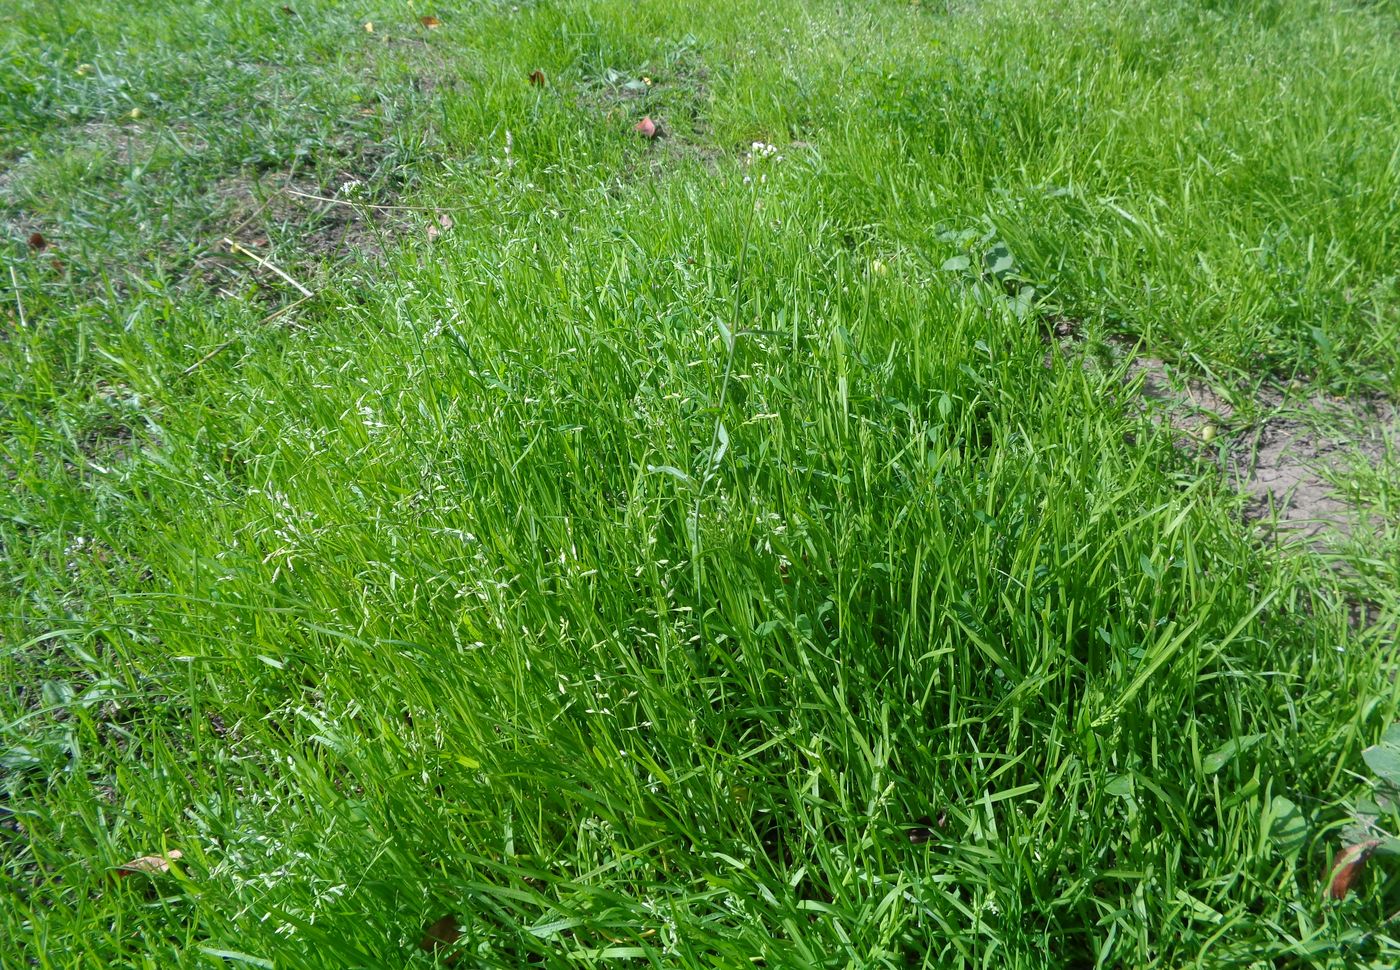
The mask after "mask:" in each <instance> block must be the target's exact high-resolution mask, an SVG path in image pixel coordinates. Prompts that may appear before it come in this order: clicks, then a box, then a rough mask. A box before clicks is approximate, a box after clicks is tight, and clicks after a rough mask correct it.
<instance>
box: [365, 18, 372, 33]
mask: <svg viewBox="0 0 1400 970" xmlns="http://www.w3.org/2000/svg"><path fill="white" fill-rule="evenodd" d="M365 33H367V34H372V33H374V21H373V20H366V21H365Z"/></svg>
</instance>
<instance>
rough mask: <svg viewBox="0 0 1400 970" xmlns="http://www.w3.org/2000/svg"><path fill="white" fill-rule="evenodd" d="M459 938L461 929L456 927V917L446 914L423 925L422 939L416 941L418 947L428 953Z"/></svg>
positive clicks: (440, 948) (449, 944)
mask: <svg viewBox="0 0 1400 970" xmlns="http://www.w3.org/2000/svg"><path fill="white" fill-rule="evenodd" d="M461 938H462V931H461V930H459V929H457V917H455V916H451V915H448V916H444V917H442V918H441V919H438V920H434V921H433V922H431V923H429V924H428V925H427V926H425V927H423V939H421V940H419V941H418V947H419V949H422V950H427V951H428V952H429V953H436V952H437V951H438V950H443V949H446V948H447V947H449V946H451V945H452V944H453V943H456V942H457V941H458V940H459V939H461Z"/></svg>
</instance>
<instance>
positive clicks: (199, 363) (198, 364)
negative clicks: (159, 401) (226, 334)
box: [180, 296, 311, 377]
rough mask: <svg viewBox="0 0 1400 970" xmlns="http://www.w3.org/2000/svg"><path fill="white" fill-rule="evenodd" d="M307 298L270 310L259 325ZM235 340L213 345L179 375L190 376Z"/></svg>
mask: <svg viewBox="0 0 1400 970" xmlns="http://www.w3.org/2000/svg"><path fill="white" fill-rule="evenodd" d="M309 299H311V297H309V296H304V297H302V298H301V299H300V300H297V301H296V302H295V303H288V304H287V305H286V306H282V307H278V308H277V309H276V310H273V311H272V312H271V313H269V314H268V315H267V316H265V317H263V318H262V321H261V325H262V326H266V325H267V324H269V323H271V322H272V321H273V320H276V319H277V318H278V317H280V316H281V315H282V314H284V313H289V312H291V311H292V310H295V309H296V308H297V307H299V306H301V305H302V304H303V303H305V302H306V301H307V300H309ZM237 342H238V338H237V337H234V338H232V339H230V340H225V341H224V342H223V343H221V344H219V345H218V346H217V347H215V348H214V349H213V350H211V351H209V353H207V354H205V355H204V356H203V357H201V358H199V360H197V361H195V362H194V363H193V364H191V365H190V366H188V367H186V368H185V369H184V370H182V371H180V376H181V377H188V376H190V375H191V374H193V373H194V372H195V371H197V370H199V369H200V368H201V367H203V366H204V365H205V364H207V363H209V362H210V361H211V360H213V359H214V358H215V357H217V356H219V355H220V354H222V353H223V352H224V351H225V350H228V349H229V348H230V347H232V346H233V345H234V344H235V343H237Z"/></svg>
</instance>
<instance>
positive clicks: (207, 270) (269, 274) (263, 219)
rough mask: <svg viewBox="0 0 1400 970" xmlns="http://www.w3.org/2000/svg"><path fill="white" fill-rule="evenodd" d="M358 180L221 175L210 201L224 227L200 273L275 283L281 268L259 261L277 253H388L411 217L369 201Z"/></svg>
mask: <svg viewBox="0 0 1400 970" xmlns="http://www.w3.org/2000/svg"><path fill="white" fill-rule="evenodd" d="M353 183H354V180H352V179H348V178H346V179H342V180H341V181H340V184H339V185H332V186H330V187H328V188H327V187H322V186H321V185H320V184H319V183H318V182H316V181H315V180H313V179H310V178H305V177H297V176H294V175H288V174H285V173H278V174H273V175H270V176H269V175H263V176H261V177H259V176H257V175H253V174H248V173H241V172H240V173H237V174H234V175H230V176H228V177H226V178H224V179H222V180H220V181H219V182H218V183H217V184H215V186H214V187H213V189H212V190H211V191H210V192H209V193H208V196H207V198H208V201H209V207H210V210H211V211H212V212H215V213H219V214H220V216H221V218H220V221H221V222H222V223H223V224H224V226H225V227H226V228H224V230H223V235H222V236H221V237H220V238H219V239H218V240H215V241H213V242H212V244H211V245H210V246H208V247H207V248H206V250H205V252H204V253H203V254H202V255H201V256H200V258H199V259H198V260H197V263H196V267H195V269H196V272H197V273H198V274H199V276H201V277H202V278H203V279H204V280H205V281H206V282H207V283H209V284H210V285H214V286H222V287H224V288H227V287H229V286H230V285H232V284H233V283H235V282H236V281H238V280H240V279H244V278H246V277H247V276H248V275H249V274H252V275H253V276H254V277H256V278H258V279H260V280H262V281H265V282H267V283H268V284H269V285H273V286H276V285H280V283H279V282H278V280H276V279H275V278H274V276H275V272H274V271H273V270H270V269H269V268H268V266H266V265H262V264H260V263H258V262H257V258H264V259H270V258H271V254H272V253H273V252H275V251H283V252H293V253H295V254H296V258H297V262H298V263H304V262H308V261H321V260H328V261H330V262H337V261H339V260H342V259H348V258H351V257H356V256H364V255H369V256H373V257H377V256H380V255H382V254H383V251H384V248H385V245H386V243H387V242H388V241H389V240H390V238H391V237H394V236H397V235H398V234H400V233H402V232H404V231H407V229H408V228H409V226H408V223H407V220H405V219H404V218H403V217H402V213H401V212H400V211H399V210H398V209H396V208H395V207H394V206H393V205H392V204H391V203H392V199H391V200H388V201H387V202H386V201H383V200H378V199H376V200H373V201H371V200H369V199H365V198H363V197H362V196H361V195H360V194H359V193H357V192H356V191H355V188H356V186H355V185H354V184H353ZM347 187H348V188H349V189H350V191H347ZM224 240H228V241H231V242H233V243H236V244H237V245H238V246H239V247H240V248H241V252H240V251H236V250H234V249H233V248H232V247H231V246H229V245H228V243H227V242H225V241H224ZM248 254H253V255H251V256H250V255H248ZM274 265H275V262H274ZM281 282H285V280H283V281H281Z"/></svg>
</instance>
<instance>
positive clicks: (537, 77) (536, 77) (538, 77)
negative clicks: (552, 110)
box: [530, 67, 544, 88]
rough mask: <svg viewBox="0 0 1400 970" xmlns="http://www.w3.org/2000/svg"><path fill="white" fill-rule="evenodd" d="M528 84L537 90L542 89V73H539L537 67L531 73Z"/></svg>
mask: <svg viewBox="0 0 1400 970" xmlns="http://www.w3.org/2000/svg"><path fill="white" fill-rule="evenodd" d="M530 83H531V84H533V85H534V86H535V87H537V88H542V87H544V71H541V70H540V69H539V68H538V67H537V68H535V69H534V70H533V71H531V72H530Z"/></svg>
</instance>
